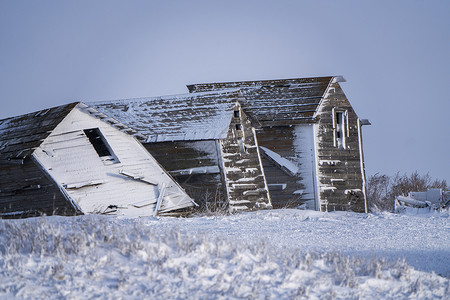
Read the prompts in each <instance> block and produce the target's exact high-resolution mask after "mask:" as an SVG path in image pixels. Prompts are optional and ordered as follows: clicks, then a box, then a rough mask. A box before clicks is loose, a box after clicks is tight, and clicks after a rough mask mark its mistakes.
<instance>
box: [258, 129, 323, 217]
mask: <svg viewBox="0 0 450 300" xmlns="http://www.w3.org/2000/svg"><path fill="white" fill-rule="evenodd" d="M312 134H313V132H312V125H308V124H306V125H297V126H278V127H264V128H263V129H260V130H258V131H257V135H258V141H259V145H260V146H263V147H266V148H267V149H269V150H271V151H274V152H275V153H277V154H279V155H280V156H281V157H282V158H284V159H287V160H289V161H290V162H291V163H292V164H294V165H295V166H296V168H297V171H296V172H290V171H289V170H287V169H286V168H283V167H282V166H280V164H278V163H277V162H275V161H274V160H273V159H271V158H270V157H269V156H267V155H263V165H264V171H265V174H266V178H267V183H268V185H269V190H270V196H271V199H272V205H273V207H274V208H284V207H297V206H299V205H303V204H306V205H307V208H310V209H314V199H315V190H314V186H313V166H312V162H313V160H314V157H313V149H312V147H313V144H312V141H313V136H312Z"/></svg>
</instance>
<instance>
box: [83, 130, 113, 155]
mask: <svg viewBox="0 0 450 300" xmlns="http://www.w3.org/2000/svg"><path fill="white" fill-rule="evenodd" d="M83 131H84V134H85V135H86V136H87V137H88V139H89V142H91V144H92V146H94V149H95V151H97V154H98V156H100V157H104V156H112V154H111V151H109V148H108V146H107V145H106V143H105V141H104V139H103V137H102V134H101V132H100V130H98V128H92V129H86V130H83Z"/></svg>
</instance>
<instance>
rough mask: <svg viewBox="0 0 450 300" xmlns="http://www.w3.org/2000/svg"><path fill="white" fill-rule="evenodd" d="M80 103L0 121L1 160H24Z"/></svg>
mask: <svg viewBox="0 0 450 300" xmlns="http://www.w3.org/2000/svg"><path fill="white" fill-rule="evenodd" d="M77 104H78V102H75V103H70V104H66V105H61V106H57V107H53V108H49V109H44V110H40V111H37V112H33V113H29V114H25V115H21V116H17V117H11V118H7V119H3V120H0V136H1V140H0V159H2V160H3V159H23V158H25V157H27V156H29V155H30V154H31V153H33V151H34V149H36V148H37V147H39V145H40V144H41V143H42V142H43V141H44V140H45V139H46V138H47V137H48V136H49V135H50V133H51V132H52V131H53V130H54V129H55V127H56V126H57V125H58V124H59V123H60V122H61V121H62V120H63V119H64V118H65V117H66V116H67V114H68V113H69V112H70V111H71V110H72V109H73V108H74V107H75V106H76V105H77Z"/></svg>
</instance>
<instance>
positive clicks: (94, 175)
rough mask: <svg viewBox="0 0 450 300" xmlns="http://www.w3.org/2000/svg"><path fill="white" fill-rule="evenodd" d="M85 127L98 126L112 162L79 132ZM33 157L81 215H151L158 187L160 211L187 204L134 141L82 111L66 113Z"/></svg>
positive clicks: (178, 188) (152, 159)
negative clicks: (103, 157) (114, 160)
mask: <svg viewBox="0 0 450 300" xmlns="http://www.w3.org/2000/svg"><path fill="white" fill-rule="evenodd" d="M90 128H99V130H100V131H101V133H102V134H103V136H104V138H105V139H106V141H107V143H108V144H109V146H110V148H111V149H112V151H113V153H114V155H115V156H116V157H117V159H118V162H117V163H110V162H109V163H107V162H105V163H104V162H103V161H102V159H101V158H100V157H99V155H98V154H97V152H96V151H95V149H94V147H93V146H92V144H91V143H90V141H89V139H88V138H87V137H86V135H85V134H84V132H83V130H84V129H90ZM33 155H34V156H35V157H36V159H37V160H38V161H39V162H40V163H41V164H42V165H43V166H44V167H45V168H46V170H47V172H48V173H49V174H50V176H51V177H52V178H53V179H54V180H55V181H57V182H59V183H60V185H61V186H63V187H65V190H66V191H67V193H68V195H69V196H70V197H71V198H72V199H73V200H74V202H75V203H77V205H78V206H79V207H80V208H81V210H82V211H83V212H84V213H108V212H114V210H117V209H118V211H117V212H114V213H118V214H125V215H130V216H132V215H139V216H143V215H152V214H153V211H154V209H155V205H156V201H157V199H158V196H159V193H160V192H161V191H162V186H163V185H164V186H165V187H166V189H165V194H164V201H163V202H162V206H161V208H160V211H161V212H164V211H166V210H167V209H169V208H171V209H176V208H183V207H186V203H187V202H189V197H188V196H187V195H186V194H185V193H184V192H183V191H182V189H181V188H180V187H179V186H178V185H177V184H176V183H175V182H174V181H173V180H172V179H171V178H170V177H169V176H168V175H167V174H166V173H165V172H164V170H163V169H161V168H160V167H159V165H158V163H157V162H156V160H155V159H154V158H153V157H152V156H151V155H149V153H148V152H147V151H146V150H145V149H144V147H142V145H141V144H140V143H138V142H137V141H136V140H135V139H134V138H133V137H131V136H129V135H128V134H126V133H123V132H121V131H119V130H117V129H116V128H114V127H112V126H110V125H108V124H106V123H105V122H103V121H101V120H99V119H97V118H95V117H93V116H90V115H89V113H88V111H87V110H84V111H83V110H82V109H79V108H76V109H74V110H72V111H71V112H70V113H69V115H68V116H67V117H66V118H65V119H64V120H63V121H62V122H61V123H60V124H59V125H58V126H57V127H56V128H55V130H54V131H53V132H52V133H51V134H50V136H49V137H48V138H47V139H46V140H45V141H44V142H43V143H42V144H41V145H40V147H39V148H38V149H37V150H36V151H35V152H34V154H33ZM125 174H131V175H132V176H129V175H125ZM133 176H134V177H135V178H132V177H133ZM149 182H151V183H153V184H150V183H149Z"/></svg>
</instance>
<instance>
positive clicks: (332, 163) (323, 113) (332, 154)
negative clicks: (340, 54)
mask: <svg viewBox="0 0 450 300" xmlns="http://www.w3.org/2000/svg"><path fill="white" fill-rule="evenodd" d="M333 109H339V110H342V111H346V112H347V114H348V126H347V130H346V135H345V141H346V143H345V144H346V147H345V149H339V148H338V147H337V146H336V145H335V144H334V140H335V137H334V134H335V133H334V128H333V114H334V111H333ZM317 117H318V118H319V122H318V123H317V124H316V125H315V126H316V128H315V130H316V147H317V156H318V157H317V178H318V192H319V193H320V197H319V198H320V208H321V210H322V211H333V210H352V211H356V212H364V211H365V198H364V195H363V193H362V190H363V178H362V173H361V161H360V149H359V146H360V144H359V138H358V117H357V115H356V113H355V112H354V110H353V108H352V107H351V105H350V103H349V101H348V100H347V98H346V96H345V94H344V92H343V91H342V89H341V87H340V85H339V83H337V82H335V83H332V84H331V85H330V87H329V90H328V93H327V94H326V95H325V97H324V100H323V102H322V104H321V105H320V107H319V110H318V113H317Z"/></svg>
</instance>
